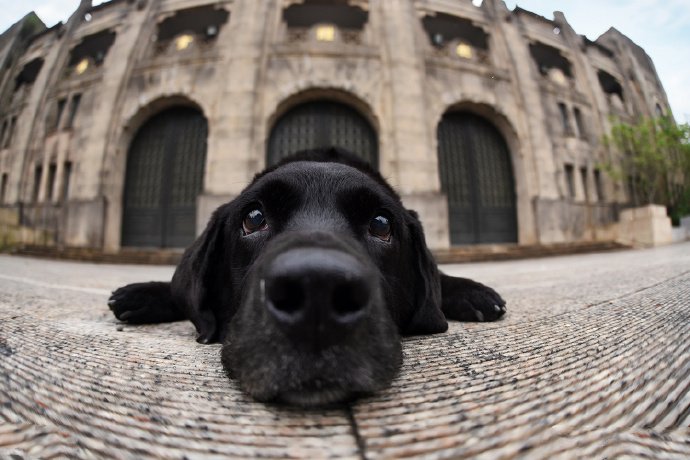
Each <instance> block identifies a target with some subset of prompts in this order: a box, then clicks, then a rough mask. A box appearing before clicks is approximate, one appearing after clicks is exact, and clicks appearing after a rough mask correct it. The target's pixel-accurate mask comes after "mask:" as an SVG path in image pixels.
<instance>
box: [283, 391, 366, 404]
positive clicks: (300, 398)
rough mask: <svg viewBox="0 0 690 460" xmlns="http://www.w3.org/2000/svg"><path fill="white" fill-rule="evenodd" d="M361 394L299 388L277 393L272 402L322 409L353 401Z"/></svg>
mask: <svg viewBox="0 0 690 460" xmlns="http://www.w3.org/2000/svg"><path fill="white" fill-rule="evenodd" d="M360 394H361V393H356V392H351V391H348V390H346V389H343V388H337V387H332V388H328V387H327V388H318V389H316V388H308V387H307V388H300V389H298V390H286V391H283V392H281V393H279V394H278V395H277V396H276V397H275V399H274V401H275V402H278V403H284V404H288V405H291V406H300V407H324V406H332V405H335V404H341V403H347V402H349V401H352V400H354V399H355V398H356V397H357V396H359V395H360Z"/></svg>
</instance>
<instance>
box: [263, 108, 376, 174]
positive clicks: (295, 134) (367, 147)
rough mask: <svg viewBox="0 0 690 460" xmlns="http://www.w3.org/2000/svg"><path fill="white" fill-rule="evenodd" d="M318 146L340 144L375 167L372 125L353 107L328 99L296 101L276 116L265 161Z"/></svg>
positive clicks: (337, 145)
mask: <svg viewBox="0 0 690 460" xmlns="http://www.w3.org/2000/svg"><path fill="white" fill-rule="evenodd" d="M318 147H342V148H344V149H346V150H349V151H351V152H353V153H355V154H357V155H359V156H361V157H362V158H363V159H364V160H366V161H367V162H368V163H369V164H370V165H372V166H373V167H374V168H375V169H377V168H378V141H377V137H376V132H375V131H374V128H372V126H371V125H370V124H369V122H368V121H367V120H366V119H365V118H364V117H363V116H362V115H360V114H359V112H357V111H356V110H355V109H353V108H351V107H349V106H347V105H345V104H341V103H339V102H335V101H329V100H319V101H311V102H306V103H303V104H300V105H298V106H296V107H294V108H293V109H291V110H289V111H288V112H287V113H285V114H284V115H283V116H281V117H280V118H279V119H278V121H277V122H276V123H275V125H274V126H273V129H272V130H271V135H270V137H269V140H268V146H267V152H266V164H267V165H273V164H275V163H277V162H278V161H280V160H281V159H282V158H284V157H286V156H288V155H290V154H292V153H295V152H298V151H300V150H306V149H313V148H318Z"/></svg>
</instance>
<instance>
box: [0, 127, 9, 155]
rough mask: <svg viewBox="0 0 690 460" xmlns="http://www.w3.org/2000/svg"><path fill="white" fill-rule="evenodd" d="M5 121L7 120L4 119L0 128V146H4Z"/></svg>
mask: <svg viewBox="0 0 690 460" xmlns="http://www.w3.org/2000/svg"><path fill="white" fill-rule="evenodd" d="M7 123H8V121H7V120H5V121H3V122H2V128H0V148H2V147H4V146H5V143H4V140H5V134H6V133H7Z"/></svg>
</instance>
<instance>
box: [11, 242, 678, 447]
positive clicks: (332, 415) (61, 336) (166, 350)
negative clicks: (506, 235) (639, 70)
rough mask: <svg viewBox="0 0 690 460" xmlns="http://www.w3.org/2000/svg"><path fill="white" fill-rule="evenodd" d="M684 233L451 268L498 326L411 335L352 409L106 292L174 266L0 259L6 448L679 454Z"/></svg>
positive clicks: (460, 326)
mask: <svg viewBox="0 0 690 460" xmlns="http://www.w3.org/2000/svg"><path fill="white" fill-rule="evenodd" d="M688 267H690V243H684V244H677V245H672V246H666V247H663V248H656V249H650V250H634V251H621V252H616V253H606V254H589V255H581V256H568V257H556V258H552V259H538V260H524V261H514V262H501V263H480V264H467V265H448V266H444V267H443V269H444V271H446V272H448V273H451V274H456V275H463V276H470V277H473V278H475V279H478V280H480V281H482V282H485V283H486V284H489V285H492V286H494V287H496V288H497V289H498V290H499V291H500V292H501V293H502V294H503V295H504V297H505V298H506V299H507V300H508V305H509V308H510V309H509V313H508V315H507V317H506V318H505V319H504V320H502V321H499V322H497V323H488V324H479V323H477V324H472V323H452V324H451V328H450V330H449V331H448V333H445V334H438V335H434V336H427V337H413V338H409V339H406V340H405V343H404V352H405V362H404V365H403V368H402V372H401V374H400V375H399V377H398V378H397V379H396V380H395V381H394V383H393V385H392V386H391V388H390V389H388V390H386V391H384V392H382V393H380V394H377V395H374V396H372V397H370V398H367V399H363V400H360V401H358V402H356V403H355V404H353V405H352V406H349V407H340V408H333V409H329V410H323V411H303V410H299V409H294V408H286V407H278V406H272V405H264V404H261V403H257V402H255V401H253V400H251V399H249V398H248V397H247V396H245V395H244V394H243V393H241V392H240V391H239V390H238V388H237V386H236V385H235V383H234V382H233V381H231V380H229V379H227V377H226V376H225V375H224V373H223V372H222V369H221V366H220V362H219V357H218V351H219V347H218V346H217V345H215V346H203V345H198V344H196V342H194V340H193V337H194V331H193V328H192V327H191V325H189V324H187V323H175V324H168V325H155V326H141V327H132V326H128V325H121V324H119V323H118V322H117V321H115V320H114V318H113V317H112V316H111V314H110V312H109V311H108V310H107V307H106V306H105V299H106V298H107V295H108V293H109V291H110V290H111V289H112V288H114V287H116V286H119V285H120V284H123V283H127V282H132V281H141V280H142V279H166V278H169V276H170V275H171V273H172V268H171V267H141V266H137V267H135V266H111V265H93V264H79V263H71V262H54V261H44V260H37V259H29V258H18V257H7V256H0V456H5V455H11V454H16V455H19V456H24V457H31V458H35V457H43V458H44V457H71V458H93V457H98V458H102V457H116V458H151V457H168V458H183V457H187V458H200V457H204V458H221V457H223V458H226V457H271V458H276V457H277V458H287V457H290V458H294V457H301V458H324V457H345V458H348V457H349V458H372V459H373V458H399V457H424V458H458V457H463V456H472V457H478V458H499V457H500V458H504V457H505V458H513V457H529V458H549V459H550V458H573V457H582V458H611V457H615V456H618V455H624V456H625V455H627V456H633V457H637V456H652V457H658V456H659V455H664V456H666V457H668V458H687V457H688V456H689V455H690V445H689V444H688V442H687V440H688V434H689V432H688V424H689V423H690V391H689V389H690V353H689V350H690V342H689V340H688V337H690V317H689V314H690V313H689V312H690V304H689V300H688V299H690V271H688Z"/></svg>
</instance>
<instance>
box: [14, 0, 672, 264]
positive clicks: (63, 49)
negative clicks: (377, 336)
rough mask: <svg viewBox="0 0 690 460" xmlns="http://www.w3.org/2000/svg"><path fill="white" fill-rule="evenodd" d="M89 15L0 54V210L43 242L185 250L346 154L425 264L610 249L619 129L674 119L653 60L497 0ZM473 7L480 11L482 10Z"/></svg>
mask: <svg viewBox="0 0 690 460" xmlns="http://www.w3.org/2000/svg"><path fill="white" fill-rule="evenodd" d="M479 3H480V2H477V1H476V0H474V1H470V0H215V1H209V0H155V1H154V0H112V1H110V2H107V3H103V4H100V5H98V6H95V7H94V6H91V2H90V1H82V2H81V5H80V6H79V8H78V9H77V10H76V11H75V12H74V13H73V14H72V15H71V17H70V19H69V20H68V21H67V22H66V23H65V24H58V25H56V26H54V27H51V28H45V26H43V24H42V23H41V22H40V20H38V18H37V17H36V16H35V15H33V14H31V15H29V16H27V17H25V18H24V19H22V20H21V21H20V22H18V23H17V24H15V25H14V26H13V27H12V28H10V29H9V30H8V31H6V32H5V33H4V34H3V35H2V36H0V126H1V127H2V128H1V129H2V133H1V135H2V136H1V138H0V147H1V150H0V178H1V179H0V180H1V183H0V187H1V189H0V192H1V194H0V200H1V201H2V205H3V207H4V208H5V209H4V210H5V211H6V212H8V211H13V212H16V213H17V216H18V220H19V223H20V224H21V225H22V226H24V227H30V228H39V229H43V230H44V231H45V232H47V234H48V235H49V238H48V240H47V241H49V242H51V243H54V244H58V245H61V246H77V247H91V248H97V249H101V250H104V251H107V252H117V251H119V250H120V249H121V248H126V247H140V248H161V247H181V246H185V245H186V244H188V243H189V242H190V241H191V240H192V239H193V238H194V236H195V235H196V234H198V233H199V232H200V231H201V230H202V229H203V227H204V226H205V223H206V221H207V219H208V217H209V215H210V213H211V212H212V210H213V209H214V208H215V207H216V206H217V205H219V204H220V203H223V202H225V201H227V200H229V199H231V198H233V197H234V196H236V195H237V194H238V193H239V192H240V190H241V189H242V188H243V187H244V186H245V185H246V183H247V182H248V181H249V180H250V179H251V178H252V177H253V175H254V174H255V173H256V172H258V171H260V170H261V169H262V168H263V167H264V166H265V165H266V164H271V163H273V162H275V161H277V160H278V159H279V158H281V157H282V156H284V155H286V154H288V153H290V152H292V151H295V150H299V149H302V148H306V147H315V146H320V145H340V146H343V147H345V148H349V149H352V150H354V151H356V152H358V153H359V154H361V155H362V156H363V157H364V158H366V159H367V160H368V161H370V162H371V163H372V164H373V166H374V167H376V168H378V169H379V170H380V171H381V173H382V174H383V176H385V177H386V178H388V179H389V181H390V182H391V183H392V184H393V185H394V187H396V189H397V190H398V191H399V192H400V194H401V195H402V196H403V199H404V202H405V203H406V205H407V206H408V207H411V208H414V209H416V210H417V211H418V212H419V213H420V215H421V217H422V220H423V222H424V225H425V229H426V232H427V239H428V242H429V244H430V245H431V246H432V247H434V248H447V247H449V246H452V245H461V244H480V243H519V244H546V243H554V242H569V241H593V240H605V239H609V238H612V235H611V228H612V226H613V225H614V224H615V221H616V219H617V213H618V209H619V208H620V207H621V206H623V205H625V204H626V202H627V201H628V200H627V196H626V190H625V187H623V186H621V185H620V184H616V183H614V182H613V181H612V180H610V179H609V178H608V177H607V176H606V175H605V174H604V172H603V171H602V170H601V169H600V167H599V165H600V164H602V162H604V161H607V160H608V159H609V158H610V157H611V155H612V153H611V152H609V151H608V150H607V149H606V148H605V146H604V145H602V142H601V139H602V135H603V134H604V133H606V132H607V129H609V126H610V123H611V121H610V119H611V118H610V117H612V116H616V117H619V118H621V119H623V120H632V119H634V118H635V117H639V116H649V115H654V114H657V113H661V112H666V111H669V105H668V101H667V98H666V95H665V92H664V89H663V87H662V85H661V82H660V81H659V78H658V76H657V74H656V71H655V69H654V65H653V63H652V61H651V60H650V58H649V57H648V56H647V54H646V53H645V52H644V50H642V49H641V48H640V47H639V46H637V45H635V44H634V43H633V42H632V41H630V40H629V39H628V38H627V37H625V36H624V35H622V34H621V33H620V32H618V31H616V30H615V29H611V30H609V31H608V32H606V33H605V34H604V35H602V36H601V37H599V38H598V39H597V40H596V41H590V40H589V39H587V38H586V37H584V36H581V35H578V34H577V33H576V32H575V31H574V30H573V29H572V27H571V26H570V25H569V24H568V22H567V21H566V18H565V16H564V15H563V14H562V13H560V12H556V13H555V16H554V19H547V18H544V17H541V16H538V15H536V14H534V13H531V12H529V11H525V10H523V9H520V8H516V9H514V10H512V11H511V10H509V9H508V8H507V7H506V5H505V4H504V3H503V2H502V1H501V0H484V1H483V2H481V3H480V4H479ZM477 4H479V6H476V5H477Z"/></svg>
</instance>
